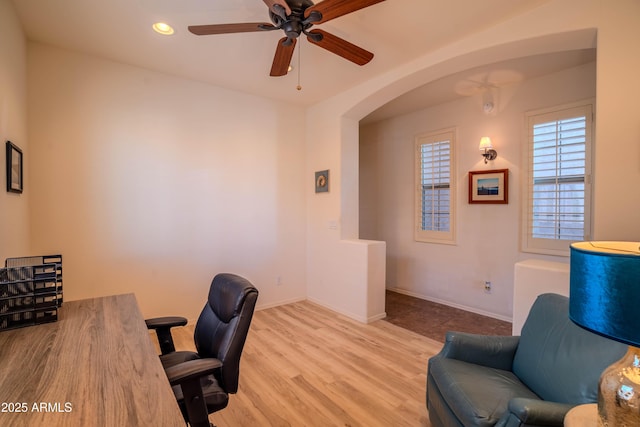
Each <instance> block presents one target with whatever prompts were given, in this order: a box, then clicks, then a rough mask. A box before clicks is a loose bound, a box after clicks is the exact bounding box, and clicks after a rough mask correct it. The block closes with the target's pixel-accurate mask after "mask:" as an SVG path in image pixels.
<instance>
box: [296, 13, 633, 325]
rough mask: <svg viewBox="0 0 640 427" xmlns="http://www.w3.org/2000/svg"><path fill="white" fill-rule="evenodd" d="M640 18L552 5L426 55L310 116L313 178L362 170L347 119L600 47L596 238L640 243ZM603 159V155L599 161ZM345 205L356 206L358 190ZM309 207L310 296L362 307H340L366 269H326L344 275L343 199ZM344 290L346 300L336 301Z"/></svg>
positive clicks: (329, 102)
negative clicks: (340, 265)
mask: <svg viewBox="0 0 640 427" xmlns="http://www.w3.org/2000/svg"><path fill="white" fill-rule="evenodd" d="M639 9H640V3H638V2H637V1H635V0H620V1H616V2H609V1H605V0H550V1H549V2H546V3H543V4H541V5H540V6H538V7H537V8H534V9H532V10H531V11H529V12H527V13H524V14H522V15H518V16H514V17H513V18H512V19H510V20H509V21H506V22H503V23H500V24H497V25H495V26H493V27H490V28H487V29H486V30H484V31H482V32H480V33H478V34H474V35H471V36H469V37H467V38H463V39H461V40H459V41H457V42H455V43H453V44H452V45H449V46H444V47H442V48H441V49H438V50H437V51H434V52H425V54H424V56H423V57H421V58H418V59H416V60H415V61H413V62H411V63H408V64H402V65H399V66H398V67H397V68H396V69H394V70H391V71H389V72H388V73H386V74H384V75H381V76H378V77H377V78H374V79H371V80H369V81H367V82H364V83H362V84H361V85H358V86H355V87H353V88H351V89H350V90H348V91H345V92H343V93H341V94H339V95H336V96H335V97H333V98H331V99H328V100H325V101H323V102H321V103H319V104H316V105H314V106H312V107H310V108H308V109H307V113H306V114H307V123H313V126H312V127H308V128H307V160H308V166H307V171H306V175H307V176H308V177H309V176H313V170H314V169H313V168H314V167H316V166H318V162H316V161H315V159H316V158H317V159H321V163H323V164H325V165H331V167H340V168H341V169H343V170H345V169H349V168H353V169H357V168H358V164H357V161H355V162H353V163H351V164H344V163H343V162H342V160H343V159H341V157H340V156H341V153H342V152H343V151H344V150H343V149H342V148H341V146H342V145H343V144H358V138H349V139H345V140H342V139H339V138H341V128H342V126H343V121H342V119H343V117H349V118H352V119H356V120H359V119H361V118H362V117H364V116H365V115H367V114H368V113H370V112H371V111H373V110H375V109H376V108H378V107H380V106H381V105H383V104H384V103H386V102H388V101H390V100H391V99H393V98H394V97H397V96H399V95H401V94H402V93H404V92H406V91H407V90H410V89H411V88H415V87H418V86H421V85H423V84H425V83H428V82H429V81H433V80H435V79H437V78H440V77H444V76H446V75H449V74H452V73H455V72H457V71H461V70H464V69H468V68H473V67H475V66H479V65H483V64H486V63H490V62H497V61H501V60H506V59H510V58H514V57H518V56H525V55H533V54H540V53H547V52H558V51H562V50H570V49H575V48H585V47H594V46H596V43H597V49H598V66H597V67H598V68H597V84H596V91H597V103H596V111H597V113H596V114H597V115H598V117H597V129H596V144H598V143H599V144H601V146H600V147H601V148H603V146H604V144H606V147H607V148H606V150H607V154H605V155H604V156H603V157H599V158H597V159H596V164H595V167H596V169H597V171H596V173H597V176H598V178H596V181H595V183H594V192H595V194H594V203H595V206H594V214H595V218H594V220H595V230H594V231H595V237H596V238H599V239H606V238H620V237H619V236H622V235H624V236H625V238H626V240H640V231H639V230H638V227H639V226H638V223H637V220H636V218H637V215H636V214H635V213H636V212H638V211H639V210H640V200H639V198H640V195H639V194H638V192H637V191H635V192H634V191H633V189H634V188H635V187H634V186H635V183H637V182H640V167H639V165H640V162H639V159H640V154H639V150H640V148H639V144H638V141H639V140H640V117H638V115H637V114H635V111H636V110H637V108H636V107H635V103H636V100H637V99H639V98H640V87H639V86H638V85H639V82H638V79H637V78H636V77H635V76H634V75H633V73H634V70H638V69H639V67H638V65H639V64H638V61H639V60H640V58H638V56H637V55H632V54H630V52H635V51H638V50H639V49H640V37H639V36H638V31H640V27H639V26H638V25H637V23H638V22H639V20H640V12H639ZM596 34H597V41H596ZM604 91H606V92H607V94H606V95H605V94H604V93H603V92H604ZM603 96H604V97H603ZM346 151H349V150H346ZM599 155H600V153H599V152H598V151H597V152H596V156H599ZM332 182H333V185H334V188H333V191H335V192H336V193H337V194H340V193H341V190H342V189H341V188H340V185H341V183H340V182H339V181H338V182H336V181H335V180H333V181H332ZM335 186H337V187H338V188H336V187H335ZM348 187H350V188H353V185H349V186H348ZM307 191H308V193H311V192H312V190H310V189H309V190H307ZM631 193H633V194H631ZM310 196H311V194H310ZM341 198H342V199H345V198H355V199H358V194H357V190H356V191H355V192H353V193H352V194H344V195H342V196H341ZM311 200H312V202H310V203H309V204H308V209H307V218H308V226H307V230H308V252H307V265H308V269H307V283H308V293H309V295H312V294H313V295H314V296H315V298H316V299H317V300H320V301H324V302H325V303H326V304H328V305H329V304H333V303H340V304H342V305H343V306H345V307H349V306H354V305H356V304H357V303H358V302H359V301H342V300H341V298H343V297H345V296H348V289H347V290H345V289H342V288H344V287H346V288H348V287H349V286H350V284H349V283H348V282H345V281H344V280H342V278H343V277H345V276H349V275H350V274H351V273H352V272H353V271H361V270H366V268H364V269H363V267H362V266H358V265H354V266H352V267H350V268H349V269H348V270H347V271H345V270H344V269H342V270H340V271H334V270H331V269H326V268H323V266H331V265H337V258H338V257H340V256H341V254H342V251H341V250H340V247H341V246H342V244H341V242H340V239H339V237H336V235H335V234H336V233H335V231H334V230H331V229H327V228H326V221H327V218H340V217H341V215H342V214H343V211H342V207H341V204H340V198H339V197H338V198H335V197H328V198H324V199H322V200H321V199H320V198H316V199H315V200H314V199H311ZM345 212H346V213H349V214H350V215H353V214H357V213H358V212H357V210H355V212H354V210H351V211H345ZM620 218H621V219H620ZM357 221H358V220H357V219H356V221H355V222H356V223H357ZM345 223H347V224H351V223H352V221H351V219H349V220H347V221H345ZM335 283H338V284H339V285H334V284H335ZM336 288H340V289H339V291H340V292H338V293H336V292H335V291H336ZM358 298H361V296H359V297H358ZM493 311H494V312H496V313H500V312H505V309H504V308H503V307H495V309H494V310H493Z"/></svg>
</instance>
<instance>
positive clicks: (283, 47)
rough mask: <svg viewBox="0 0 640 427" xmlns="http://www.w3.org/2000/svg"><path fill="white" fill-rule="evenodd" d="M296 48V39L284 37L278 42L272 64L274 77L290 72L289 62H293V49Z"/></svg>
mask: <svg viewBox="0 0 640 427" xmlns="http://www.w3.org/2000/svg"><path fill="white" fill-rule="evenodd" d="M295 48H296V39H290V38H288V37H283V38H281V39H280V41H279V42H278V47H277V48H276V54H275V56H274V57H273V64H271V73H270V74H269V75H270V76H272V77H279V76H284V75H286V74H287V73H288V72H289V64H291V58H292V57H293V51H294V50H295Z"/></svg>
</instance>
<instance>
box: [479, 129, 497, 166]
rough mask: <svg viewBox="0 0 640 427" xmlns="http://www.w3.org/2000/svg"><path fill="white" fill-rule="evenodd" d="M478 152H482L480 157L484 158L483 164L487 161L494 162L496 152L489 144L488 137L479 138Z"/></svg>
mask: <svg viewBox="0 0 640 427" xmlns="http://www.w3.org/2000/svg"><path fill="white" fill-rule="evenodd" d="M479 148H480V151H482V156H483V157H484V163H485V164H486V163H487V162H488V161H489V160H494V159H495V158H496V157H498V152H497V151H496V150H494V149H493V145H492V144H491V138H489V137H488V136H483V137H482V138H480V147H479Z"/></svg>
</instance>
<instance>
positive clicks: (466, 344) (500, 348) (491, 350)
mask: <svg viewBox="0 0 640 427" xmlns="http://www.w3.org/2000/svg"><path fill="white" fill-rule="evenodd" d="M519 341H520V337H517V336H492V335H477V334H468V333H465V332H447V335H446V338H445V343H444V347H443V348H442V350H441V351H440V353H439V354H438V355H439V356H442V357H446V358H449V359H457V360H462V361H464V362H468V363H474V364H476V365H482V366H487V367H490V368H497V369H503V370H506V371H510V370H511V366H512V365H513V357H514V356H515V353H516V349H517V348H518V343H519Z"/></svg>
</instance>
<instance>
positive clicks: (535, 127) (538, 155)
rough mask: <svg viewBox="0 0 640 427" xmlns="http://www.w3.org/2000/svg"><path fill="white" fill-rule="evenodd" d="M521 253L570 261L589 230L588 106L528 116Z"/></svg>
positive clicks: (590, 113) (562, 108)
mask: <svg viewBox="0 0 640 427" xmlns="http://www.w3.org/2000/svg"><path fill="white" fill-rule="evenodd" d="M527 118H528V120H527V122H528V138H527V139H528V141H527V152H528V185H527V198H526V203H527V205H526V208H525V209H526V211H525V212H526V216H525V217H526V219H527V220H526V224H525V227H526V229H525V230H524V234H525V238H524V239H523V242H524V248H523V250H524V251H528V252H538V253H545V254H552V255H568V254H569V245H570V244H571V243H572V242H576V241H583V240H588V239H589V238H590V230H591V220H590V218H591V185H590V184H591V182H590V180H591V133H592V131H591V128H592V106H591V104H583V105H573V106H565V107H559V108H557V109H554V110H552V111H549V110H547V111H540V112H532V113H528V114H527Z"/></svg>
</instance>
